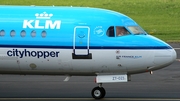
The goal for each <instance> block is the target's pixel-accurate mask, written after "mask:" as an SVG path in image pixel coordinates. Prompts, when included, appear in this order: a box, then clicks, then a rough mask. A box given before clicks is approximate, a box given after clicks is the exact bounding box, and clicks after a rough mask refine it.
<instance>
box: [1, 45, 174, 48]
mask: <svg viewBox="0 0 180 101" xmlns="http://www.w3.org/2000/svg"><path fill="white" fill-rule="evenodd" d="M0 47H2V48H50V49H73V46H43V45H0ZM75 48H76V49H87V48H88V47H87V46H76V47H75ZM89 49H172V47H170V46H89Z"/></svg>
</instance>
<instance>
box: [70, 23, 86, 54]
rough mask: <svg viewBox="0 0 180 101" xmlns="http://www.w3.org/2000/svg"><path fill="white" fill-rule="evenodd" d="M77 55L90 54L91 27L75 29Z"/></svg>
mask: <svg viewBox="0 0 180 101" xmlns="http://www.w3.org/2000/svg"><path fill="white" fill-rule="evenodd" d="M73 49H74V53H75V55H88V53H89V27H88V26H76V27H75V28H74V45H73Z"/></svg>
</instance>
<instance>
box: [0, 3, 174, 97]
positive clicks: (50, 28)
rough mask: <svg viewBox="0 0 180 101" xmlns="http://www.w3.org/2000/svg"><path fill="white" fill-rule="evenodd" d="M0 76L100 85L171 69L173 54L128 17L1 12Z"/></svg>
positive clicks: (44, 10) (20, 9)
mask: <svg viewBox="0 0 180 101" xmlns="http://www.w3.org/2000/svg"><path fill="white" fill-rule="evenodd" d="M0 11H1V13H0V64H1V65H0V74H18V75H19V74H20V75H65V76H66V78H65V80H64V81H68V80H69V79H70V77H71V76H95V83H97V85H98V86H97V87H95V88H93V89H92V91H91V95H92V97H93V98H94V99H102V98H104V97H105V95H106V91H105V89H104V88H103V86H102V84H104V83H118V82H128V81H130V80H131V75H133V74H138V73H144V72H150V74H152V73H153V72H152V71H154V70H158V69H161V68H164V67H166V66H168V65H170V64H172V63H173V62H174V61H175V59H176V57H177V54H176V52H175V50H174V49H173V48H172V47H171V46H170V45H169V44H167V43H165V42H164V41H162V40H160V39H158V38H156V37H154V36H152V35H149V34H148V33H147V32H146V31H144V30H143V29H142V28H141V27H140V26H139V25H138V24H137V23H136V22H135V21H134V20H133V19H131V18H130V17H128V16H126V15H124V14H122V13H119V12H116V11H112V10H107V9H101V8H90V7H61V6H58V7H55V6H54V7H50V6H5V5H1V6H0Z"/></svg>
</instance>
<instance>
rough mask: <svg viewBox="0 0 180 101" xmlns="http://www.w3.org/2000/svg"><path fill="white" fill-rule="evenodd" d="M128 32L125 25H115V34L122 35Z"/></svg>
mask: <svg viewBox="0 0 180 101" xmlns="http://www.w3.org/2000/svg"><path fill="white" fill-rule="evenodd" d="M128 34H129V32H128V31H127V30H126V28H125V27H122V26H116V36H117V37H118V36H123V35H128Z"/></svg>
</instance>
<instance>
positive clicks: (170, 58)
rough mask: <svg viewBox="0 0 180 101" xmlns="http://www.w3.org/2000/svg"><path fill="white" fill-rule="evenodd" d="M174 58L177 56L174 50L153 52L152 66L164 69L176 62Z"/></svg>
mask: <svg viewBox="0 0 180 101" xmlns="http://www.w3.org/2000/svg"><path fill="white" fill-rule="evenodd" d="M176 57H177V54H176V51H175V50H174V49H167V50H157V51H155V52H154V64H155V65H157V66H164V67H165V66H168V65H170V64H172V63H173V62H174V61H175V60H176ZM161 68H162V67H161Z"/></svg>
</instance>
